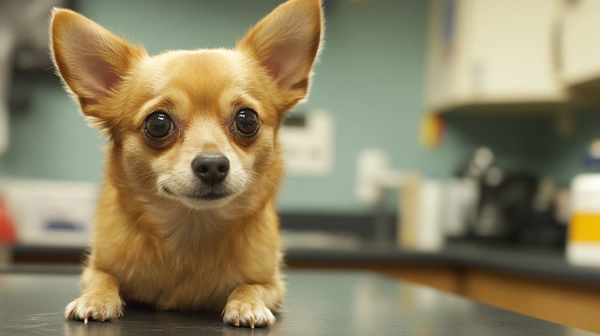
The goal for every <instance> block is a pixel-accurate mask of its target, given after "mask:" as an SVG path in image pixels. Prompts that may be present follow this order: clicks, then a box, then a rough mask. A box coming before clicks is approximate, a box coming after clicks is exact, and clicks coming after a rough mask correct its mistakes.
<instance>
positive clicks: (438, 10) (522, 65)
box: [427, 0, 600, 109]
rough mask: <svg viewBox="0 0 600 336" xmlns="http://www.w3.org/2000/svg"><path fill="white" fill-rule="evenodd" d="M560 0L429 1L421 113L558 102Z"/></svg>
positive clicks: (561, 94) (561, 96) (561, 97)
mask: <svg viewBox="0 0 600 336" xmlns="http://www.w3.org/2000/svg"><path fill="white" fill-rule="evenodd" d="M560 1H562V0H454V1H452V0H434V1H433V3H432V6H431V13H430V20H432V21H431V22H430V36H429V52H430V55H429V63H428V72H429V73H428V88H427V89H428V91H427V97H428V99H429V100H428V105H429V107H430V108H431V107H433V108H438V109H439V108H440V106H441V108H442V109H446V108H449V109H453V108H460V107H461V106H468V105H478V106H482V105H493V104H506V103H508V104H522V103H525V104H528V103H537V102H541V103H547V102H559V101H563V100H564V97H565V95H564V90H563V86H562V83H561V81H560V79H559V76H558V68H557V53H556V52H555V48H556V46H557V45H556V42H557V34H558V30H557V28H558V25H557V23H558V22H559V21H558V20H559V18H560V10H561V2H560ZM599 2H600V1H599ZM436 21H437V23H436ZM431 53H437V54H433V55H432V54H431Z"/></svg>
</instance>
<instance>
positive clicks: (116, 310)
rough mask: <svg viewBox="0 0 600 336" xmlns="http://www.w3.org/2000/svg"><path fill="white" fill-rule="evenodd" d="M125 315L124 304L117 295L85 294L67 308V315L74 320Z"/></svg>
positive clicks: (100, 318)
mask: <svg viewBox="0 0 600 336" xmlns="http://www.w3.org/2000/svg"><path fill="white" fill-rule="evenodd" d="M121 316H123V304H122V303H121V299H120V298H119V296H118V295H117V296H116V297H115V296H111V295H98V294H91V293H90V294H85V295H82V296H81V297H79V298H78V299H76V300H74V301H73V302H71V303H69V304H68V305H67V308H65V317H66V318H68V319H72V320H83V322H85V323H87V322H88V319H92V320H96V321H102V322H104V321H106V320H116V319H118V318H120V317H121Z"/></svg>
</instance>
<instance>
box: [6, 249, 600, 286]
mask: <svg viewBox="0 0 600 336" xmlns="http://www.w3.org/2000/svg"><path fill="white" fill-rule="evenodd" d="M82 253H83V249H82V248H55V247H31V246H17V247H15V249H14V254H15V256H28V257H31V258H34V259H35V258H36V257H39V258H42V259H43V257H44V256H50V255H52V256H59V257H61V256H62V257H71V259H74V260H77V258H79V256H80V255H81V254H82ZM285 260H286V262H287V263H291V264H294V263H303V264H315V265H316V264H355V265H356V264H368V265H398V266H404V265H446V266H455V267H465V268H467V267H470V268H481V269H486V270H493V271H499V272H505V273H514V274H519V275H528V276H536V277H541V278H545V279H553V280H560V281H566V282H572V283H578V284H589V285H594V286H599V285H600V268H593V267H579V266H573V265H570V264H569V263H568V262H567V261H566V259H565V256H564V252H563V251H560V250H556V249H543V248H525V247H506V246H504V247H493V246H484V245H481V244H475V243H464V242H461V243H449V244H447V245H446V247H445V248H444V249H442V250H440V251H437V252H421V251H406V250H400V249H398V248H396V247H395V246H393V245H389V244H388V245H386V244H383V245H381V244H373V243H365V242H362V243H361V244H359V245H356V244H355V245H354V246H352V247H349V248H334V247H332V248H303V247H293V246H291V247H289V248H288V249H287V250H286V255H285Z"/></svg>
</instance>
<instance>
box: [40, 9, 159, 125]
mask: <svg viewBox="0 0 600 336" xmlns="http://www.w3.org/2000/svg"><path fill="white" fill-rule="evenodd" d="M50 41H51V48H50V49H51V52H52V59H53V61H54V65H55V67H56V69H57V72H58V74H59V75H60V76H61V78H62V79H63V81H64V83H65V84H66V85H67V86H68V89H70V90H71V91H72V92H73V93H74V94H75V95H76V98H77V101H78V102H79V104H80V106H81V110H82V112H83V113H84V114H85V115H86V116H89V117H95V118H98V119H100V120H105V119H106V118H109V117H110V116H109V115H107V113H110V111H107V109H103V108H102V107H101V106H102V103H103V102H104V101H105V100H106V99H107V98H110V97H111V96H112V95H113V94H114V90H115V88H116V86H117V85H119V83H120V82H121V81H122V80H123V78H124V76H125V75H126V74H127V72H128V70H129V69H130V67H131V66H132V65H133V64H134V63H135V62H136V61H138V60H139V59H141V58H142V57H143V56H144V55H147V54H146V51H145V50H144V49H143V48H142V47H137V46H132V45H130V44H129V43H127V42H126V41H125V40H123V39H120V38H118V37H116V36H115V35H113V34H112V33H110V32H109V31H108V30H106V29H104V28H103V27H102V26H100V25H98V24H97V23H95V22H93V21H91V20H89V19H87V18H86V17H84V16H82V15H80V14H77V13H75V12H73V11H71V10H67V9H56V8H55V9H54V10H53V11H52V18H51V28H50Z"/></svg>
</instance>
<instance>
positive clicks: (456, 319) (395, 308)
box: [0, 271, 594, 336]
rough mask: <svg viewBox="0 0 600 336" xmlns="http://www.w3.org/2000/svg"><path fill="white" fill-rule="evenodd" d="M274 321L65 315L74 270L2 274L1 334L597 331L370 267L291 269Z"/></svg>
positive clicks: (135, 312)
mask: <svg viewBox="0 0 600 336" xmlns="http://www.w3.org/2000/svg"><path fill="white" fill-rule="evenodd" d="M287 282H288V295H287V297H286V301H285V306H284V308H283V309H282V310H281V311H280V312H278V313H277V314H276V316H277V319H278V321H277V323H276V324H275V326H274V327H271V328H261V329H255V330H250V329H240V328H235V327H232V326H229V325H224V324H223V323H222V322H221V319H220V317H219V313H207V312H192V313H181V312H159V311H154V310H152V309H148V308H140V307H137V308H135V307H126V308H125V316H124V317H123V318H122V319H121V320H119V321H115V322H105V323H99V322H90V323H88V324H83V323H82V322H78V321H70V320H67V319H65V318H64V317H63V313H62V311H63V308H64V306H65V305H66V304H67V303H68V302H69V301H70V300H72V299H73V298H75V297H76V296H77V294H78V276H77V275H75V274H47V273H46V274H41V273H40V274H34V273H10V272H7V273H1V274H0V335H152V334H159V333H160V334H163V335H191V334H198V335H265V334H268V335H461V336H462V335H478V336H480V335H486V336H489V335H544V336H551V335H569V336H576V335H594V334H593V333H590V332H586V331H582V330H578V329H574V328H569V327H565V326H561V325H557V324H553V323H550V322H545V321H542V320H538V319H534V318H530V317H526V316H523V315H520V314H516V313H512V312H509V311H505V310H501V309H497V308H493V307H490V306H487V305H483V304H479V303H476V302H474V301H471V300H468V299H464V298H461V297H458V296H454V295H450V294H446V293H443V292H440V291H437V290H434V289H431V288H428V287H424V286H420V285H415V284H410V283H405V282H397V281H395V280H392V279H389V278H385V277H382V276H379V275H376V274H373V273H359V272H312V271H310V272H309V271H302V272H300V271H289V272H287Z"/></svg>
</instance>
